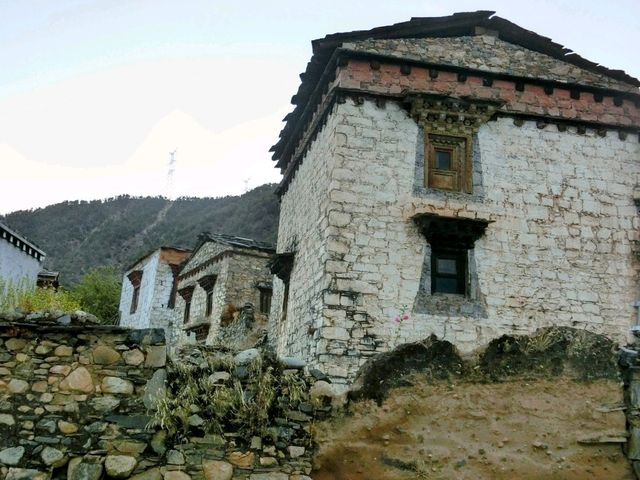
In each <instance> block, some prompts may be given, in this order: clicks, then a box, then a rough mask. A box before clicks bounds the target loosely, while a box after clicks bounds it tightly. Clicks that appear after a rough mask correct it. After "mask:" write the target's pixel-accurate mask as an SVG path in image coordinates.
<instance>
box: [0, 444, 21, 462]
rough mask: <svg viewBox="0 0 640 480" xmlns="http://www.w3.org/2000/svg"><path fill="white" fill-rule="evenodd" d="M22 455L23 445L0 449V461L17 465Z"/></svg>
mask: <svg viewBox="0 0 640 480" xmlns="http://www.w3.org/2000/svg"><path fill="white" fill-rule="evenodd" d="M23 456H24V447H22V446H20V447H11V448H5V449H4V450H0V463H4V464H5V465H17V464H18V463H20V460H22V457H23Z"/></svg>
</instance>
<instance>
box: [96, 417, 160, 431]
mask: <svg viewBox="0 0 640 480" xmlns="http://www.w3.org/2000/svg"><path fill="white" fill-rule="evenodd" d="M105 420H106V421H107V422H112V423H117V424H118V425H120V426H121V427H124V428H137V429H143V428H146V426H147V424H148V423H149V421H151V417H149V416H148V415H109V416H108V417H107V418H105Z"/></svg>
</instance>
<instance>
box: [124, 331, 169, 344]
mask: <svg viewBox="0 0 640 480" xmlns="http://www.w3.org/2000/svg"><path fill="white" fill-rule="evenodd" d="M127 340H128V343H129V344H135V345H155V344H158V343H164V341H165V335H164V328H140V329H136V330H131V331H130V332H129V338H128V339H127Z"/></svg>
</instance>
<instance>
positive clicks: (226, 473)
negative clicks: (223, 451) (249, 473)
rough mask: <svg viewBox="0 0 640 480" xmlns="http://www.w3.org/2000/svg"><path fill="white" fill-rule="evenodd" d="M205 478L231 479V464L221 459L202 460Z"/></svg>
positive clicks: (207, 479) (212, 479)
mask: <svg viewBox="0 0 640 480" xmlns="http://www.w3.org/2000/svg"><path fill="white" fill-rule="evenodd" d="M202 470H203V472H204V478H205V480H231V478H232V477H233V466H232V465H231V464H230V463H227V462H223V461H221V460H205V461H203V462H202Z"/></svg>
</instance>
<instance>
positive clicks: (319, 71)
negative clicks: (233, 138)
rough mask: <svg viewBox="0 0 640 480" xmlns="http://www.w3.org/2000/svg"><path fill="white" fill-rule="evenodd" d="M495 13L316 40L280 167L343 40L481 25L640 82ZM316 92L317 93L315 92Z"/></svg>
mask: <svg viewBox="0 0 640 480" xmlns="http://www.w3.org/2000/svg"><path fill="white" fill-rule="evenodd" d="M494 14H495V12H494V11H490V10H481V11H477V12H461V13H455V14H453V15H450V16H447V17H414V18H411V20H409V21H408V22H402V23H396V24H394V25H389V26H384V27H377V28H374V29H371V30H358V31H353V32H345V33H334V34H331V35H327V36H325V37H324V38H321V39H317V40H314V41H312V46H313V56H312V57H311V60H310V61H309V63H307V69H306V71H305V72H304V73H301V74H300V79H301V84H300V86H299V88H298V91H297V92H296V94H295V95H294V96H293V97H292V98H291V103H292V104H294V105H296V107H295V108H294V110H293V111H292V112H290V113H289V114H287V115H286V116H285V118H284V121H285V122H286V124H285V126H284V128H283V129H282V131H281V132H280V134H279V138H280V140H279V141H278V142H277V143H276V144H275V145H273V146H272V147H271V149H270V151H271V152H273V156H272V159H273V160H275V161H277V163H276V167H280V168H285V167H286V163H287V158H286V157H287V156H288V154H289V153H291V151H292V149H293V147H292V146H291V145H290V144H291V143H292V142H295V140H296V138H295V137H296V135H295V133H296V131H298V130H299V129H301V128H303V127H304V124H305V122H306V119H305V117H306V116H307V115H305V113H306V111H307V110H308V108H307V107H308V105H307V104H308V103H309V101H310V99H311V97H312V96H313V94H314V92H316V90H317V87H318V85H319V83H321V82H320V80H321V78H322V76H323V74H326V72H325V70H326V67H327V65H328V64H330V59H331V57H332V55H333V54H334V53H335V50H336V48H337V47H339V46H341V45H342V44H343V43H344V42H353V41H357V40H364V39H369V38H373V39H390V38H420V37H456V36H464V35H473V34H475V29H476V27H483V28H486V29H487V30H494V31H497V32H498V35H499V38H500V39H502V40H504V41H506V42H509V43H513V44H515V45H519V46H521V47H523V48H527V49H529V50H533V51H537V52H539V53H542V54H545V55H549V56H551V57H553V58H556V59H559V60H561V61H563V62H567V63H570V64H572V65H575V66H577V67H580V68H584V69H585V70H589V71H592V72H595V73H598V74H601V75H605V76H608V77H610V78H613V79H616V80H620V81H623V82H625V83H628V84H630V85H633V86H636V87H638V86H640V80H638V79H636V78H634V77H632V76H630V75H628V74H626V73H625V72H624V71H622V70H610V69H608V68H606V67H604V66H602V65H598V64H596V63H594V62H591V61H589V60H587V59H585V58H582V57H581V56H580V55H578V54H576V53H575V52H573V51H572V50H570V49H568V48H566V47H564V46H562V45H560V44H558V43H555V42H553V41H552V40H551V39H550V38H548V37H544V36H542V35H538V34H537V33H535V32H532V31H530V30H526V29H524V28H522V27H520V26H518V25H516V24H514V23H512V22H510V21H508V20H506V19H504V18H500V17H498V16H495V15H494ZM316 93H317V92H316Z"/></svg>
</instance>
